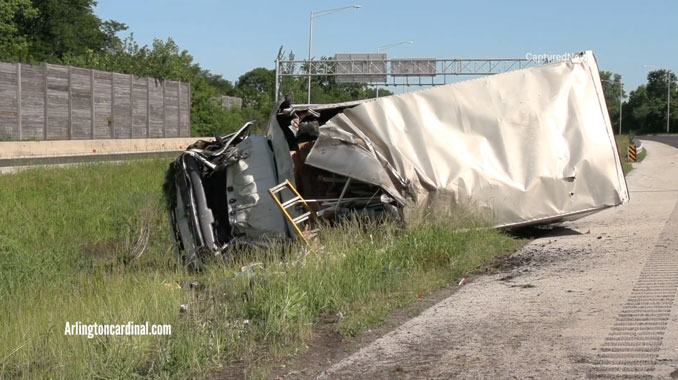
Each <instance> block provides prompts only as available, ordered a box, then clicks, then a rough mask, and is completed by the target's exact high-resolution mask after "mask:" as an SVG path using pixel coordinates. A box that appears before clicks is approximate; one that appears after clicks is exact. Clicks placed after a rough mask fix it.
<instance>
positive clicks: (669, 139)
mask: <svg viewBox="0 0 678 380" xmlns="http://www.w3.org/2000/svg"><path fill="white" fill-rule="evenodd" d="M639 139H641V140H648V141H656V142H660V143H663V144H666V145H670V146H672V147H674V148H678V135H658V136H641V137H639Z"/></svg>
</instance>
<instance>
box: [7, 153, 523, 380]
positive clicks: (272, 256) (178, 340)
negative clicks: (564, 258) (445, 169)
mask: <svg viewBox="0 0 678 380" xmlns="http://www.w3.org/2000/svg"><path fill="white" fill-rule="evenodd" d="M167 164H168V162H167V160H155V161H138V162H129V163H122V164H95V165H85V166H77V167H69V168H57V169H54V168H50V169H36V170H29V171H25V172H20V173H16V174H11V175H2V176H0V213H1V214H0V215H3V217H2V218H1V219H0V257H1V260H0V378H17V377H18V378H41V377H51V378H140V377H151V378H186V377H188V376H196V375H197V376H199V375H203V374H205V373H207V372H209V371H210V370H212V369H213V368H216V367H217V366H218V365H226V366H228V365H229V363H233V362H236V361H242V362H244V367H245V370H246V372H247V374H248V375H249V376H250V377H257V376H262V375H263V374H265V371H266V368H268V366H270V365H272V363H274V362H275V360H276V359H277V358H281V357H283V356H287V355H292V354H294V353H295V352H297V351H298V350H299V349H303V343H304V342H305V341H307V340H308V339H309V338H310V337H311V336H312V332H313V327H314V325H315V324H317V323H319V321H323V323H330V324H331V325H332V326H333V327H334V328H336V329H337V330H338V331H339V332H341V333H342V334H343V335H345V336H352V335H355V334H358V333H359V332H361V331H363V330H364V329H366V328H368V327H370V326H374V325H375V324H378V323H379V322H381V321H382V320H384V318H386V317H387V316H388V314H389V313H390V312H391V311H392V310H394V309H396V308H398V307H401V306H403V305H406V304H408V303H410V302H416V300H417V295H418V294H420V293H427V292H430V291H433V290H435V289H437V288H439V287H441V286H443V285H445V284H448V283H449V282H451V281H454V280H456V279H457V278H459V277H460V276H462V275H463V274H464V273H466V272H468V271H470V270H473V269H475V268H478V267H481V266H482V265H483V264H484V263H485V262H486V261H487V260H489V259H490V258H491V257H493V256H494V255H496V254H497V253H500V252H505V251H509V250H511V249H513V247H514V246H515V242H514V240H512V239H511V238H509V237H507V236H505V235H503V234H501V233H499V232H497V231H495V230H492V229H488V228H485V227H486V226H485V225H484V224H483V223H482V222H481V221H479V220H478V219H477V218H476V217H474V216H473V215H472V213H469V212H468V211H466V210H462V209H460V210H455V211H454V212H452V213H451V214H446V215H445V216H444V217H441V216H439V215H438V216H428V218H427V219H428V221H427V222H421V221H420V222H416V223H412V224H410V225H409V226H408V227H407V228H402V227H400V226H399V225H398V224H396V223H389V222H387V223H383V224H379V225H377V224H373V223H369V222H365V221H360V220H352V221H348V222H347V223H345V224H343V225H341V226H339V227H337V228H332V229H329V228H326V229H324V230H323V231H322V234H321V236H320V237H319V239H318V240H317V241H316V242H314V244H313V245H312V246H311V247H308V248H307V247H302V246H300V245H297V244H289V245H281V244H278V245H274V246H272V247H269V248H268V249H263V248H259V249H254V250H249V251H244V252H240V253H239V254H238V255H234V257H233V258H232V259H231V260H228V261H226V262H222V261H220V262H213V263H211V264H210V265H208V266H207V269H206V270H205V271H203V272H201V273H191V272H188V271H186V270H185V269H184V268H182V267H181V266H178V265H177V264H176V262H175V261H174V258H173V253H172V251H171V247H170V240H169V232H168V226H167V219H166V217H165V214H164V211H163V204H162V200H161V184H162V177H163V173H164V170H165V168H166V167H167ZM144 231H148V234H149V238H148V247H147V248H146V250H145V252H144V253H143V255H142V256H141V257H139V258H138V259H136V260H134V259H132V257H133V256H134V253H133V252H132V251H133V250H134V247H135V246H136V243H137V241H138V240H139V238H140V237H143V236H144ZM190 283H194V285H197V286H191V285H189V284H190ZM181 305H186V307H185V308H184V310H185V311H182V308H181ZM66 321H68V322H70V323H74V322H76V321H80V322H82V323H86V324H89V323H94V322H97V323H115V324H124V323H127V322H128V321H132V322H134V323H144V322H146V321H148V322H149V323H152V324H171V325H172V335H171V336H165V337H151V336H147V337H139V336H130V337H124V336H122V337H121V336H113V337H101V336H97V337H95V338H93V339H89V338H87V337H83V336H65V335H64V329H65V323H66Z"/></svg>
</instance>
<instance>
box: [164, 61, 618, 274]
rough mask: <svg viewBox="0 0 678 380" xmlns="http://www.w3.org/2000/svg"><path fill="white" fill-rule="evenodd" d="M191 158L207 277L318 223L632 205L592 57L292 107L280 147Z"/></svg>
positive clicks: (204, 152)
mask: <svg viewBox="0 0 678 380" xmlns="http://www.w3.org/2000/svg"><path fill="white" fill-rule="evenodd" d="M250 126H251V124H250V123H248V124H246V125H245V126H244V127H242V128H241V129H240V130H239V131H237V132H236V133H233V134H231V135H229V136H226V137H223V138H222V137H219V136H217V137H216V138H215V139H214V141H199V142H197V143H195V144H194V145H192V146H190V147H188V149H186V151H185V152H183V153H182V154H181V155H180V156H179V157H178V158H177V159H176V161H174V162H173V163H172V164H171V165H170V168H169V169H168V171H167V176H166V182H165V194H166V199H167V203H168V204H167V206H168V211H169V218H170V224H171V231H172V236H173V238H174V241H175V243H176V246H177V247H178V248H179V252H180V254H181V256H182V257H183V259H184V260H185V261H186V262H187V263H189V264H191V265H197V266H199V265H200V263H201V261H202V259H204V258H205V257H206V256H213V255H226V254H227V253H228V250H229V247H231V246H232V245H234V244H236V245H237V244H239V243H246V244H247V243H256V242H261V241H266V240H268V239H279V238H301V239H304V240H305V239H306V237H307V235H308V234H309V232H312V231H310V230H312V227H309V225H312V224H313V221H314V220H315V221H317V220H318V219H330V220H332V219H334V220H336V219H337V218H342V217H345V216H346V215H350V214H366V215H368V216H370V217H372V216H379V215H386V214H389V215H391V214H392V215H396V216H398V215H400V216H402V215H403V212H402V211H403V210H404V209H408V208H411V209H413V210H416V209H425V208H427V207H430V206H431V205H434V204H440V203H442V204H443V205H445V204H448V205H453V204H468V203H471V204H473V205H474V207H477V208H478V209H479V210H480V211H481V213H483V214H485V215H487V216H488V217H489V218H490V220H491V222H492V224H493V225H494V226H496V227H497V228H511V227H518V226H525V225H532V224H550V223H556V222H561V221H565V220H573V219H577V218H581V217H583V216H586V215H589V214H591V213H594V212H597V211H600V210H603V209H605V208H607V207H611V206H616V205H619V204H621V203H623V202H626V201H628V199H629V195H628V190H627V187H626V182H625V179H624V175H623V172H622V167H621V162H620V159H619V154H618V152H617V147H616V145H615V139H614V136H613V132H612V128H611V125H610V120H609V116H608V113H607V107H606V104H605V99H604V97H603V89H602V86H601V82H600V78H599V75H598V66H597V64H596V60H595V57H594V55H593V53H591V52H584V53H579V54H577V55H574V56H572V57H571V58H569V59H567V60H564V61H559V62H554V63H550V64H545V65H541V66H537V67H531V68H526V69H522V70H516V71H511V72H507V73H502V74H497V75H493V76H487V77H482V78H478V79H473V80H468V81H464V82H459V83H454V84H449V85H444V86H439V87H434V88H430V89H424V90H421V91H416V92H411V93H406V94H401V95H394V96H388V97H383V98H378V99H368V100H362V101H355V102H349V103H340V104H327V105H299V106H297V105H292V104H290V102H289V101H283V102H281V103H280V104H278V105H277V106H276V107H275V109H274V110H273V112H272V113H271V117H270V120H269V121H268V125H267V132H266V136H255V135H250V134H249V130H250Z"/></svg>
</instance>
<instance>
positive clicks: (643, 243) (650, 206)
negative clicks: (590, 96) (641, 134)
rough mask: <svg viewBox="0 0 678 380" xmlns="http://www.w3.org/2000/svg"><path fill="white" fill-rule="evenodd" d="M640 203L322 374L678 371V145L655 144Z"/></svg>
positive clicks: (521, 257) (595, 220)
mask: <svg viewBox="0 0 678 380" xmlns="http://www.w3.org/2000/svg"><path fill="white" fill-rule="evenodd" d="M644 146H645V148H646V149H647V150H648V157H647V158H646V160H645V161H643V162H641V163H638V164H636V165H635V169H634V170H633V171H632V172H631V173H630V175H629V176H628V177H627V181H628V184H629V189H630V191H631V201H630V202H629V203H627V204H625V205H623V206H620V207H617V208H612V209H608V210H606V211H604V212H601V213H598V214H595V215H592V216H590V217H587V218H584V219H581V220H579V221H576V222H572V223H568V224H566V225H565V227H566V228H565V229H560V230H557V233H555V234H553V235H551V236H548V237H543V238H539V239H536V240H535V241H533V242H532V243H530V244H528V245H527V246H525V247H524V248H523V249H522V250H520V251H519V252H517V253H515V254H514V255H513V257H512V260H515V262H516V263H519V264H520V265H518V266H516V267H514V268H513V269H510V270H508V271H506V272H503V273H499V274H495V275H490V276H484V277H480V278H477V279H475V280H474V281H471V282H470V283H468V284H467V285H464V286H463V287H462V288H461V290H460V291H458V292H456V293H455V294H453V295H452V296H451V297H449V298H447V299H445V300H443V301H441V302H439V303H438V304H436V305H435V306H433V307H431V308H430V309H428V310H426V311H424V312H423V313H422V314H421V315H419V316H418V317H416V318H414V319H411V320H409V321H408V322H406V323H404V324H403V325H402V326H400V327H399V328H397V329H396V330H394V331H392V332H390V333H388V334H386V335H384V336H383V337H381V338H379V339H377V340H375V341H374V342H372V343H371V344H369V345H367V346H365V347H363V348H362V349H360V350H359V351H358V352H355V353H354V354H352V355H350V356H348V357H346V358H345V359H343V360H341V361H339V362H338V363H336V364H334V365H332V366H330V367H329V368H327V369H325V370H324V371H323V372H321V373H319V374H316V376H315V377H316V378H318V379H371V380H377V379H586V378H619V379H640V378H643V379H644V378H662V379H670V378H678V307H676V305H675V304H676V303H677V302H676V294H677V290H678V252H677V248H678V205H677V199H678V150H677V149H675V148H672V147H669V146H667V145H664V144H660V143H657V142H653V141H648V140H645V141H644Z"/></svg>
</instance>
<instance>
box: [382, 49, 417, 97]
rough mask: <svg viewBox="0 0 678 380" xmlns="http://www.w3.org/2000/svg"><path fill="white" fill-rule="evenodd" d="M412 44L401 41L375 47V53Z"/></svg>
mask: <svg viewBox="0 0 678 380" xmlns="http://www.w3.org/2000/svg"><path fill="white" fill-rule="evenodd" d="M413 43H414V41H401V42H396V43H393V44H388V45H382V46H377V53H381V51H382V50H386V49H390V48H392V47H394V46H399V45H405V44H409V45H412V44H413ZM378 97H379V85H377V98H378Z"/></svg>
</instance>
